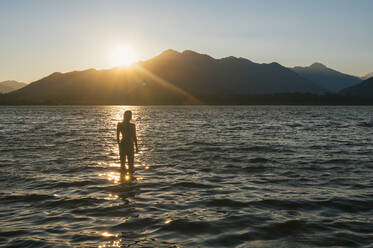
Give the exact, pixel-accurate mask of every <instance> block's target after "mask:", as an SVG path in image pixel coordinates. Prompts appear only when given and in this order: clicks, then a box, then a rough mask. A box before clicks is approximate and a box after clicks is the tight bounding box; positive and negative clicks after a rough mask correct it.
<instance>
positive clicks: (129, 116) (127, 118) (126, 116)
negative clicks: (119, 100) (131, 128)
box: [123, 110, 132, 122]
mask: <svg viewBox="0 0 373 248" xmlns="http://www.w3.org/2000/svg"><path fill="white" fill-rule="evenodd" d="M131 119H132V112H131V110H127V111H125V112H124V114H123V121H124V122H130V120H131Z"/></svg>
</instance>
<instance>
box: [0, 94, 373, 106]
mask: <svg viewBox="0 0 373 248" xmlns="http://www.w3.org/2000/svg"><path fill="white" fill-rule="evenodd" d="M197 99H199V100H200V103H191V102H190V101H188V99H186V98H183V97H179V98H178V97H176V98H175V97H174V96H170V97H167V96H162V97H161V96H159V97H157V98H153V99H151V100H149V101H145V100H144V99H131V100H126V99H123V100H120V99H114V100H112V99H100V100H93V99H92V100H75V99H74V100H70V101H69V100H62V99H59V100H54V99H49V100H37V99H33V98H22V99H19V98H17V97H14V96H10V95H7V94H3V95H0V105H3V106H5V105H6V106H10V105H13V106H17V105H50V106H56V105H97V106H103V105H111V106H116V105H127V106H128V105H130V106H157V105H180V106H183V105H196V106H198V105H274V106H276V105H305V106H309V105H315V106H343V105H345V106H356V105H361V106H364V105H373V99H367V98H361V97H355V96H344V95H340V94H325V95H316V94H310V93H281V94H272V95H246V94H244V95H224V96H223V95H205V96H197Z"/></svg>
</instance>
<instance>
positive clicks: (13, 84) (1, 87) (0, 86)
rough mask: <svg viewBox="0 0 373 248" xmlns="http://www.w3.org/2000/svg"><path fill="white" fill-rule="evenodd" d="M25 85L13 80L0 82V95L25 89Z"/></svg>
mask: <svg viewBox="0 0 373 248" xmlns="http://www.w3.org/2000/svg"><path fill="white" fill-rule="evenodd" d="M26 85H27V84H25V83H21V82H17V81H14V80H8V81H3V82H0V93H9V92H11V91H15V90H18V89H20V88H22V87H25V86H26Z"/></svg>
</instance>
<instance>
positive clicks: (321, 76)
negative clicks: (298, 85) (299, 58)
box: [292, 63, 362, 93]
mask: <svg viewBox="0 0 373 248" xmlns="http://www.w3.org/2000/svg"><path fill="white" fill-rule="evenodd" d="M292 70H293V71H295V72H296V73H298V74H299V75H300V76H302V77H304V78H306V79H308V80H310V81H312V82H314V83H315V84H317V85H318V86H320V87H321V88H324V89H326V90H327V91H330V92H334V93H336V92H339V91H340V90H342V89H344V88H346V87H350V86H352V85H355V84H358V83H360V82H361V81H362V79H361V78H358V77H355V76H351V75H348V74H344V73H341V72H338V71H336V70H333V69H330V68H328V67H326V66H325V65H323V64H321V63H314V64H312V65H310V66H308V67H300V66H296V67H294V68H292Z"/></svg>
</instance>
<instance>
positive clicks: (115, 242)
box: [98, 231, 122, 248]
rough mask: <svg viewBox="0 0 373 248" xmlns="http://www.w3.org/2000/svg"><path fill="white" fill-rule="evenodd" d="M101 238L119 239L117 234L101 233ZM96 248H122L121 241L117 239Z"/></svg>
mask: <svg viewBox="0 0 373 248" xmlns="http://www.w3.org/2000/svg"><path fill="white" fill-rule="evenodd" d="M101 236H102V237H103V238H105V239H108V238H117V237H119V234H118V233H116V234H114V233H110V232H107V231H106V232H103V233H101ZM98 247H100V248H104V247H122V239H117V240H113V241H107V242H105V243H103V244H101V245H99V246H98Z"/></svg>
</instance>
